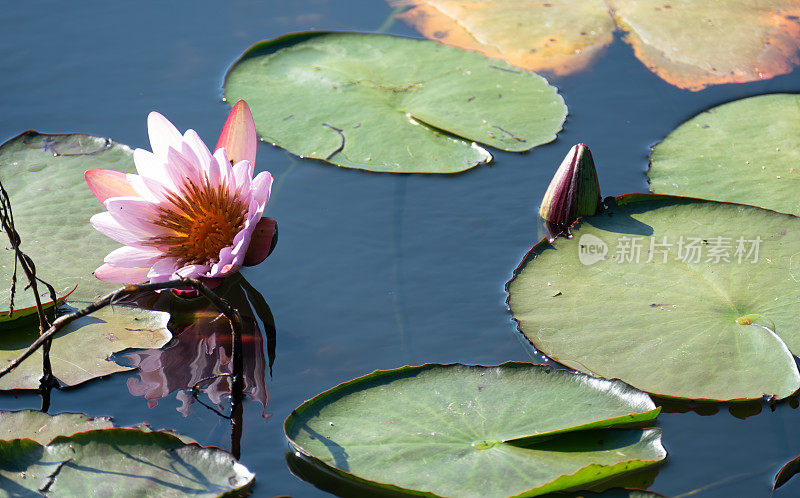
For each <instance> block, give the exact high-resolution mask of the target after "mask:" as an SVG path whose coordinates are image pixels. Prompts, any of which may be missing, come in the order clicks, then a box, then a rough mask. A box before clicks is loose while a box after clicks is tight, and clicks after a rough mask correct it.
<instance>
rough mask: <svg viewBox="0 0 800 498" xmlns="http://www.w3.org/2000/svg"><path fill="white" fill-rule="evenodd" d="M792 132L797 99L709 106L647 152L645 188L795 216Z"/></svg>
mask: <svg viewBox="0 0 800 498" xmlns="http://www.w3.org/2000/svg"><path fill="white" fill-rule="evenodd" d="M798 130H800V95H790V94H775V95H760V96H758V97H750V98H747V99H742V100H737V101H734V102H729V103H727V104H723V105H721V106H718V107H715V108H713V109H710V110H708V111H705V112H703V113H701V114H699V115H697V116H695V117H693V118H692V119H690V120H689V121H687V122H685V123H683V124H682V125H681V126H679V127H678V128H676V129H675V130H674V131H673V132H672V133H670V134H669V135H668V136H667V138H665V139H664V141H663V142H661V143H659V144H658V145H656V146H655V147H654V148H653V154H652V155H651V156H650V170H649V171H648V176H649V177H650V187H651V188H652V189H653V191H654V192H657V193H662V194H675V195H686V196H692V197H702V198H705V199H713V200H717V201H726V202H738V203H741V204H752V205H755V206H760V207H763V208H767V209H772V210H774V211H779V212H782V213H790V214H794V215H800V195H798V192H800V146H798V145H797V144H798V141H797V137H798Z"/></svg>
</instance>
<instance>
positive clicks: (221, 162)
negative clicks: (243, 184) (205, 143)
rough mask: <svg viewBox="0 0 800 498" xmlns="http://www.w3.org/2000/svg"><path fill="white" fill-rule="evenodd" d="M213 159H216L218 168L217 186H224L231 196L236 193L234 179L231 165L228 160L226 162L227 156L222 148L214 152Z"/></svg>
mask: <svg viewBox="0 0 800 498" xmlns="http://www.w3.org/2000/svg"><path fill="white" fill-rule="evenodd" d="M214 159H216V161H217V165H218V166H219V176H220V179H219V181H220V183H219V184H220V185H221V184H225V186H227V188H228V192H230V193H231V194H232V193H233V192H235V191H236V177H234V175H233V165H232V164H231V162H230V160H228V155H227V153H226V152H225V148H224V147H223V148H221V149H217V150H215V151H214Z"/></svg>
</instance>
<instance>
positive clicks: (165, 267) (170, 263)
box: [147, 258, 178, 283]
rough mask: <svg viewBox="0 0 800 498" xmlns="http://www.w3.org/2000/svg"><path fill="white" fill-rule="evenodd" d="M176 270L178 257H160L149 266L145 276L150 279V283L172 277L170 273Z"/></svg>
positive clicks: (164, 280)
mask: <svg viewBox="0 0 800 498" xmlns="http://www.w3.org/2000/svg"><path fill="white" fill-rule="evenodd" d="M177 270H178V258H162V259H160V260H158V261H156V262H155V263H154V264H153V266H152V267H150V271H149V272H147V278H149V279H150V283H158V282H166V281H167V280H171V279H172V275H173V274H174V273H175V272H176V271H177Z"/></svg>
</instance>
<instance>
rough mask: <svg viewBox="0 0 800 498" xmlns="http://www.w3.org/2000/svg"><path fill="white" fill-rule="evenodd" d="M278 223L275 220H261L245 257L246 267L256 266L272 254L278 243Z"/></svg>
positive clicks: (251, 238) (254, 231) (251, 237)
mask: <svg viewBox="0 0 800 498" xmlns="http://www.w3.org/2000/svg"><path fill="white" fill-rule="evenodd" d="M277 235H278V222H277V221H275V220H274V219H273V218H266V217H265V218H261V219H260V220H259V221H258V223H257V224H256V227H255V229H254V230H253V233H252V235H251V236H250V245H249V246H248V247H247V252H246V253H245V255H244V265H245V266H254V265H257V264H259V263H261V262H262V261H264V260H265V259H267V256H269V255H270V254H272V251H273V249H275V242H277Z"/></svg>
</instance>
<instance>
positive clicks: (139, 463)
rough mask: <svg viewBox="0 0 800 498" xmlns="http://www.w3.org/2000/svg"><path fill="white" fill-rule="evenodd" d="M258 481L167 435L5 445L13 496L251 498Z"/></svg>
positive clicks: (112, 434)
mask: <svg viewBox="0 0 800 498" xmlns="http://www.w3.org/2000/svg"><path fill="white" fill-rule="evenodd" d="M253 477H254V475H253V474H252V473H251V472H250V471H249V470H247V468H245V467H244V466H243V465H241V464H240V463H238V462H236V460H235V459H234V458H233V456H231V455H230V454H229V453H227V452H225V451H223V450H220V449H218V448H203V447H201V446H199V445H198V444H185V443H184V442H182V441H181V440H180V439H179V438H178V437H176V436H174V435H172V434H168V433H165V432H145V431H141V430H138V429H98V430H89V431H85V432H78V433H75V434H73V435H71V436H58V437H56V438H55V439H53V440H52V441H50V442H49V443H47V444H44V445H43V444H41V443H39V442H37V441H34V440H32V439H14V440H11V441H2V440H0V482H2V489H3V491H4V492H5V493H7V494H8V495H10V496H28V495H31V496H39V495H40V493H46V494H47V495H48V496H121V495H125V496H156V495H157V496H186V495H190V494H191V495H192V496H221V495H225V494H228V493H230V494H242V495H244V494H246V490H247V489H248V488H249V487H250V486H251V485H252V482H253Z"/></svg>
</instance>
